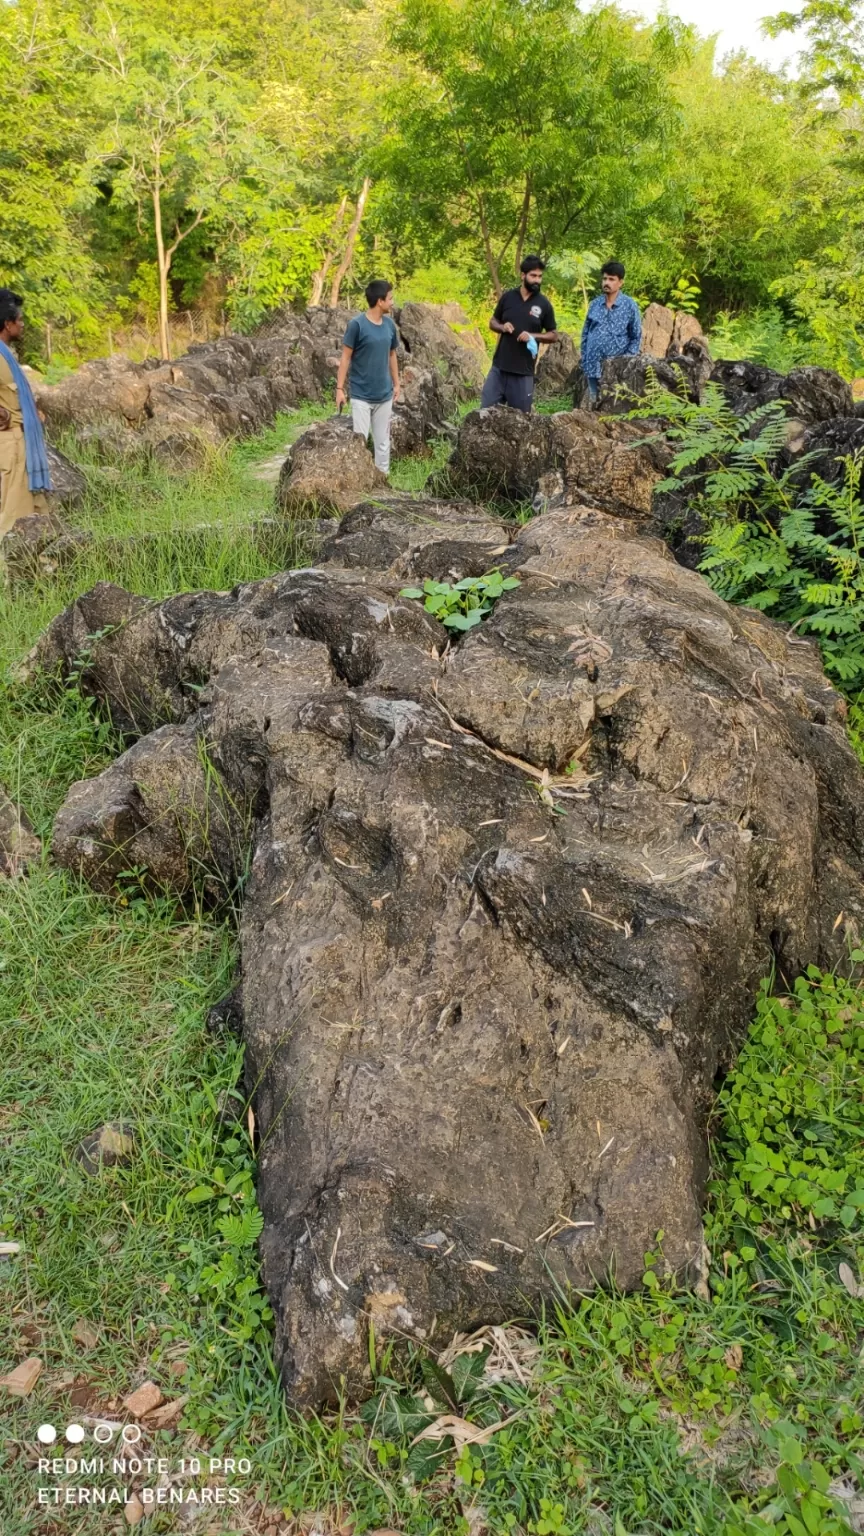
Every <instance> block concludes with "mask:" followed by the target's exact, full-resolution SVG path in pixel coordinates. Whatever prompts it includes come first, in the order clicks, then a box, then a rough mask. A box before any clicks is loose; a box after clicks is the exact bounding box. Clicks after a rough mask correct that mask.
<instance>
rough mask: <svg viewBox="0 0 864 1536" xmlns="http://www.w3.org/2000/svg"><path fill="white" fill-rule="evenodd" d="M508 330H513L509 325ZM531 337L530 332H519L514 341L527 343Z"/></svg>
mask: <svg viewBox="0 0 864 1536" xmlns="http://www.w3.org/2000/svg"><path fill="white" fill-rule="evenodd" d="M510 329H511V331H512V329H513V327H512V325H511V327H510ZM531 335H532V332H531V331H520V332H519V335H518V336H517V337H516V340H517V341H529V340H530V339H531Z"/></svg>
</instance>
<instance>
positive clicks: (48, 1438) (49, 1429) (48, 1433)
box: [36, 1424, 57, 1445]
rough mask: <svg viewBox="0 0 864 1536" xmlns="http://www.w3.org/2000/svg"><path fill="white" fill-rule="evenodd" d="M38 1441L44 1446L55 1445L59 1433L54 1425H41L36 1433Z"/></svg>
mask: <svg viewBox="0 0 864 1536" xmlns="http://www.w3.org/2000/svg"><path fill="white" fill-rule="evenodd" d="M36 1439H37V1440H41V1442H42V1444H43V1445H53V1444H54V1441H55V1440H56V1439H57V1431H56V1429H55V1428H54V1425H53V1424H40V1425H39V1428H38V1429H37V1431H36Z"/></svg>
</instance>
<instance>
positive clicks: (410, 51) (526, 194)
mask: <svg viewBox="0 0 864 1536" xmlns="http://www.w3.org/2000/svg"><path fill="white" fill-rule="evenodd" d="M394 40H395V44H396V47H397V49H398V50H399V51H400V53H401V54H402V55H403V56H404V57H405V58H406V59H408V60H409V61H410V62H411V64H412V66H413V78H412V79H411V80H410V82H407V83H406V84H404V85H402V84H400V85H397V88H396V89H395V90H394V92H393V93H392V94H391V98H390V101H389V133H388V135H387V137H386V140H385V142H384V144H383V146H382V148H381V150H380V152H379V153H378V154H377V155H375V156H373V158H372V163H373V165H377V167H378V169H379V171H380V172H381V174H382V175H384V176H385V177H386V180H387V183H388V187H389V209H388V211H389V216H390V220H391V223H392V224H393V225H395V226H397V227H399V228H401V230H402V231H403V232H405V231H407V232H408V233H409V236H410V234H411V233H416V232H417V231H422V233H423V236H424V237H425V243H426V245H427V248H428V253H429V255H430V256H432V257H433V258H434V257H435V256H439V255H443V254H444V253H445V252H446V250H447V248H448V246H451V245H452V243H453V241H454V239H455V240H464V239H471V240H472V241H474V242H475V243H476V246H477V248H478V254H480V255H481V256H482V260H483V262H484V263H485V266H486V270H487V273H488V278H489V281H490V282H491V285H492V287H493V288H494V290H495V292H496V293H500V292H501V288H502V274H503V272H504V270H505V263H506V265H507V267H508V268H510V269H511V270H512V269H513V268H518V265H519V260H520V258H521V255H522V254H523V252H524V251H525V250H526V249H528V247H529V246H539V248H540V249H541V251H545V250H548V249H549V248H551V247H552V246H553V245H555V244H559V245H560V244H563V245H567V246H569V247H573V246H575V247H576V248H585V247H587V246H589V245H591V244H593V243H594V241H595V239H597V238H599V237H601V236H602V237H603V238H605V239H606V240H610V239H621V238H623V237H624V235H625V232H626V231H632V230H633V229H635V228H638V226H639V224H640V221H641V220H643V219H644V218H645V216H646V214H647V211H648V209H649V208H650V207H651V206H652V205H653V203H654V202H656V200H657V199H658V198H659V197H660V196H661V194H662V175H663V170H664V168H665V166H666V163H667V159H668V155H669V152H670V150H671V146H672V142H673V134H674V129H675V124H676V120H677V114H676V110H675V105H674V102H673V100H672V99H671V97H670V95H669V92H668V89H667V88H666V79H665V73H666V70H667V69H668V67H669V65H670V64H671V62H672V60H673V58H674V56H675V53H676V48H677V41H676V37H675V35H674V33H673V30H672V28H671V25H670V24H669V23H668V22H662V23H661V24H659V25H658V26H657V27H655V28H644V27H643V28H640V27H639V26H638V25H637V24H636V23H635V22H633V21H632V20H631V19H630V18H627V17H625V16H623V15H621V14H620V13H619V12H617V11H616V10H614V9H613V8H611V7H604V8H601V9H599V10H595V11H591V12H589V13H588V14H583V13H582V12H580V11H579V10H578V9H577V7H576V5H575V4H574V3H573V0H464V3H462V4H460V5H458V6H455V5H452V4H451V3H450V0H404V4H403V8H402V13H401V19H400V21H399V23H398V25H397V27H396V30H395V37H394ZM385 196H386V194H385Z"/></svg>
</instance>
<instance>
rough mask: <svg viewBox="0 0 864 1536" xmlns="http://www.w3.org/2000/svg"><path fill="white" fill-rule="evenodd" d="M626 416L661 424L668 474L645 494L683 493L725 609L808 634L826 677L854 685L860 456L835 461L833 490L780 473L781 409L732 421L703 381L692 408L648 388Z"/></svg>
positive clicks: (859, 647)
mask: <svg viewBox="0 0 864 1536" xmlns="http://www.w3.org/2000/svg"><path fill="white" fill-rule="evenodd" d="M631 414H632V415H633V416H636V417H639V416H647V415H654V416H658V415H659V416H663V417H666V418H668V421H669V431H668V435H669V437H670V438H671V439H672V441H673V442H675V443H676V444H677V447H676V451H675V454H674V456H673V459H672V463H671V466H670V471H671V472H670V474H669V475H668V476H667V477H666V479H665V480H662V481H660V482H659V484H658V485H657V487H656V490H657V491H658V492H660V493H662V492H664V491H671V492H673V493H677V494H679V495H682V496H685V497H686V499H687V505H688V507H689V509H690V511H691V512H695V513H696V514H697V515H698V516H699V518H700V519H701V521H702V524H703V528H704V532H703V534H702V536H701V537H702V542H703V543H704V545H705V548H706V554H705V556H704V558H703V560H702V561H701V563H700V567H699V568H700V570H701V571H703V572H704V573H705V575H706V576H707V577H708V580H709V581H710V582H711V585H712V586H713V587H714V588H715V590H716V591H717V592H719V593H720V595H721V596H722V597H724V598H726V600H727V601H728V602H733V603H744V604H747V605H748V606H749V607H751V608H760V609H762V610H764V611H766V612H768V613H770V614H771V616H772V617H773V618H776V619H779V620H780V621H781V622H784V623H787V624H790V625H792V626H794V628H795V629H796V630H797V631H798V632H799V633H801V634H810V635H813V636H815V637H816V639H818V641H819V644H820V646H821V649H822V655H823V658H824V662H825V667H826V670H827V671H828V673H829V674H830V675H831V676H832V678H833V679H834V681H835V682H837V683H838V684H839V685H840V686H841V687H842V688H847V689H850V690H852V689H854V690H857V689H860V687H861V685H862V682H864V558H862V541H864V504H862V500H861V476H862V468H864V465H862V461H861V459H860V458H858V457H850V458H847V459H846V460H845V461H844V478H843V483H842V484H841V485H840V486H836V485H833V484H829V483H827V482H826V481H824V480H822V479H821V477H820V476H818V475H815V474H809V473H808V459H807V458H806V457H805V458H799V459H798V460H797V461H795V462H794V463H793V464H792V465H790V466H787V467H786V468H783V467H782V466H781V464H780V462H779V460H778V453H779V450H780V448H781V447H782V446H783V444H784V442H785V438H786V419H785V413H784V407H783V403H782V401H770V402H769V403H768V404H767V405H764V406H760V407H758V408H757V409H756V410H754V411H751V412H750V413H749V414H748V415H745V416H741V417H736V416H735V415H734V414H733V413H732V411H731V409H730V407H729V406H728V405H727V403H726V401H725V399H724V397H723V393H722V391H721V390H720V389H719V387H718V386H710V385H709V386H708V388H707V389H706V391H705V395H704V398H703V400H702V402H701V403H700V404H698V405H697V404H694V403H693V402H692V401H688V400H683V399H679V398H678V397H676V396H674V395H672V394H669V393H668V392H666V391H662V390H658V389H657V388H656V387H655V388H651V389H650V390H649V396H648V400H647V401H646V403H645V405H644V406H640V407H639V408H638V410H636V411H634V412H632V413H631ZM808 481H809V483H808ZM802 487H803V488H802ZM823 530H825V531H823Z"/></svg>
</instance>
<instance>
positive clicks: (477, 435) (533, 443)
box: [441, 406, 668, 516]
mask: <svg viewBox="0 0 864 1536" xmlns="http://www.w3.org/2000/svg"><path fill="white" fill-rule="evenodd" d="M645 435H646V432H645V427H644V424H642V423H631V422H626V421H615V422H605V421H600V420H598V418H597V416H596V415H594V414H592V413H591V412H588V411H580V410H574V411H561V412H558V413H556V414H555V415H551V416H543V415H525V414H523V413H522V412H520V411H511V410H507V409H506V407H504V406H497V407H495V408H494V409H492V410H485V411H473V412H471V414H470V415H468V416H466V418H465V420H464V422H463V423H462V426H461V427H460V429H459V436H458V439H457V444H456V448H455V450H454V453H453V455H452V457H451V458H450V461H449V463H448V465H447V467H446V470H445V471H444V472H443V474H442V476H441V480H442V482H445V481H446V483H447V484H448V485H449V486H450V487H451V488H452V489H453V490H455V491H457V492H462V493H466V492H467V493H468V494H470V495H475V496H480V497H485V498H490V499H491V498H495V497H507V498H510V499H513V500H524V501H532V502H533V501H535V500H537V504H538V505H539V506H543V507H546V508H548V507H550V506H571V505H574V504H575V503H577V502H578V503H581V504H582V505H585V504H588V505H595V506H602V507H605V508H607V509H608V510H610V511H615V512H626V513H628V514H631V515H637V516H647V515H648V514H649V513H650V510H651V492H652V488H653V486H654V485H655V483H656V482H657V481H658V480H659V479H660V478H661V475H662V474H663V472H664V469H665V466H666V463H667V462H668V454H666V453H664V450H663V445H662V444H661V443H660V442H659V441H658V443H656V444H651V445H645V446H636V445H637V444H639V443H641V442H642V441H643V440H644V438H645ZM538 498H539V499H538Z"/></svg>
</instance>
